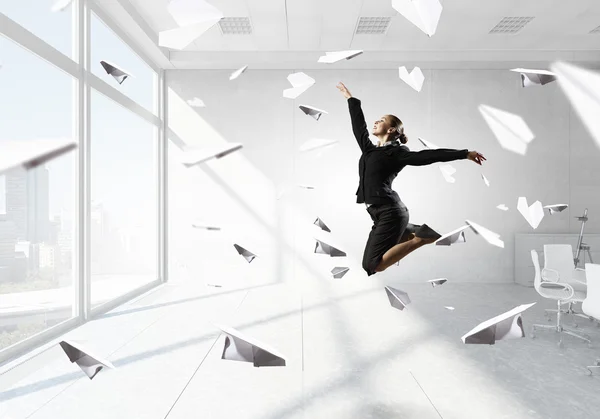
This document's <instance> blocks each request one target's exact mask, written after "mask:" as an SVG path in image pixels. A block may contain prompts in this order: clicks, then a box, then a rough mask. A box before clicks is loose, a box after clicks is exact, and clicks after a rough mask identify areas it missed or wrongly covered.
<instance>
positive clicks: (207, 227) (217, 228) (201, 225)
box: [192, 223, 221, 231]
mask: <svg viewBox="0 0 600 419" xmlns="http://www.w3.org/2000/svg"><path fill="white" fill-rule="evenodd" d="M192 227H194V228H198V229H202V230H212V231H220V230H221V227H217V226H211V225H207V224H201V223H193V224H192Z"/></svg>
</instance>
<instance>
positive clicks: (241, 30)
mask: <svg viewBox="0 0 600 419" xmlns="http://www.w3.org/2000/svg"><path fill="white" fill-rule="evenodd" d="M219 27H220V28H221V33H222V34H223V35H251V34H252V24H250V18H247V17H224V18H222V19H221V20H220V21H219Z"/></svg>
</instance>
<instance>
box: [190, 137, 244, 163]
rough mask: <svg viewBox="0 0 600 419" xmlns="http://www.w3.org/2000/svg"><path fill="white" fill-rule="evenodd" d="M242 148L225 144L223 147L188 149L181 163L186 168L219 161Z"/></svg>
mask: <svg viewBox="0 0 600 419" xmlns="http://www.w3.org/2000/svg"><path fill="white" fill-rule="evenodd" d="M242 147H243V146H242V144H240V143H227V144H225V145H219V146H210V147H199V148H197V147H190V148H187V149H186V150H185V153H184V156H183V159H182V161H181V162H182V163H183V164H184V165H185V166H186V167H192V166H195V165H197V164H200V163H204V162H205V161H208V160H210V159H220V158H221V157H225V156H226V155H228V154H231V153H233V152H234V151H237V150H239V149H241V148H242Z"/></svg>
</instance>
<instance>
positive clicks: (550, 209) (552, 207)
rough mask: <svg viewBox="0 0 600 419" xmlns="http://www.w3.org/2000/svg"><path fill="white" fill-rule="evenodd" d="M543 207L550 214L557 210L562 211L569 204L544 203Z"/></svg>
mask: <svg viewBox="0 0 600 419" xmlns="http://www.w3.org/2000/svg"><path fill="white" fill-rule="evenodd" d="M544 208H545V209H547V210H548V212H549V213H550V215H553V214H556V213H558V212H562V211H564V210H566V209H567V208H569V204H554V205H545V206H544Z"/></svg>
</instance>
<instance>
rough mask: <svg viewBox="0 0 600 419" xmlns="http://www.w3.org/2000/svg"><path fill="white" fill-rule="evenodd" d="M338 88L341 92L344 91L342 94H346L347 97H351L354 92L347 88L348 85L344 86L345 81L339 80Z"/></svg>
mask: <svg viewBox="0 0 600 419" xmlns="http://www.w3.org/2000/svg"><path fill="white" fill-rule="evenodd" d="M335 87H337V88H338V89H340V92H342V94H343V95H344V97H345V98H346V99H349V98H351V97H352V94H351V93H350V91H349V90H348V89H347V88H346V86H344V83H342V82H339V83H338V85H337V86H335Z"/></svg>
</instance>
